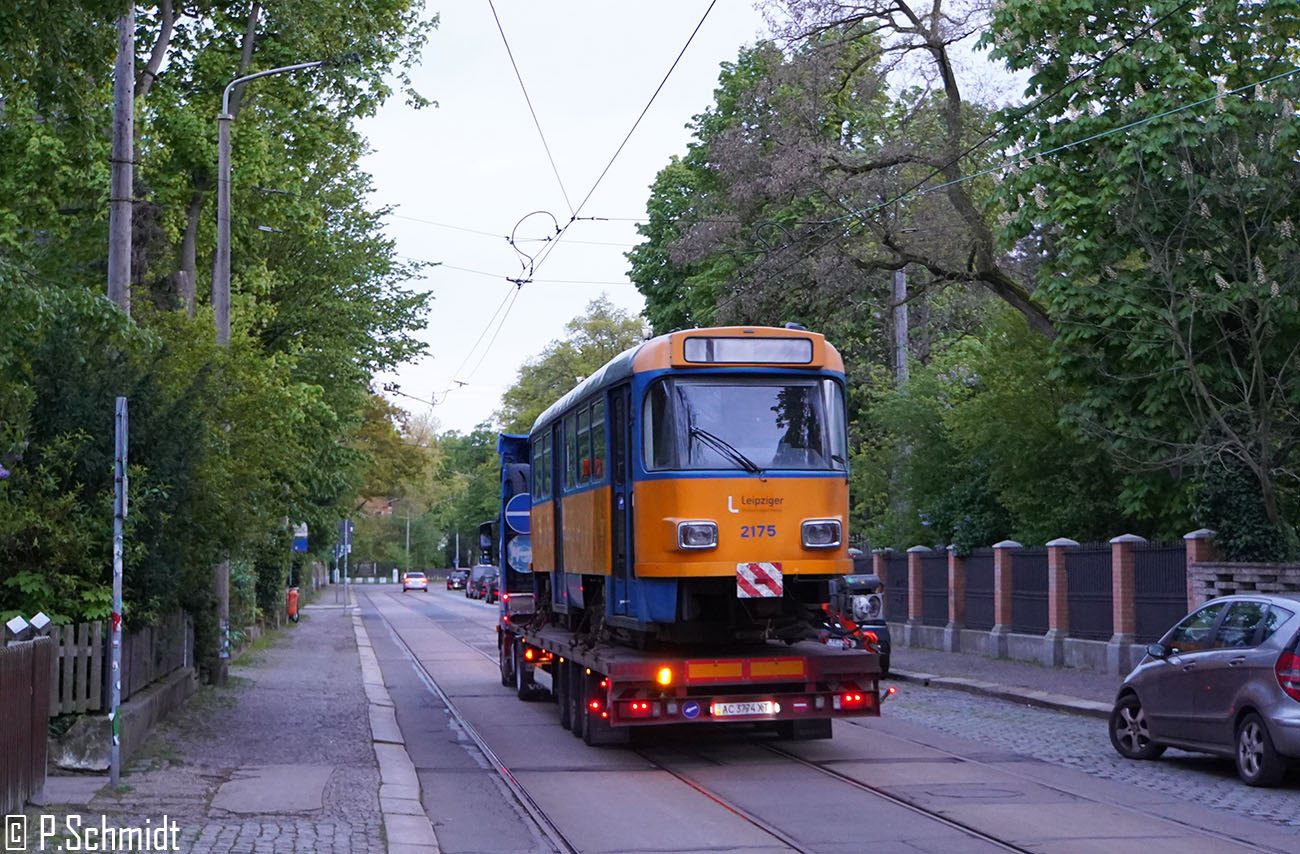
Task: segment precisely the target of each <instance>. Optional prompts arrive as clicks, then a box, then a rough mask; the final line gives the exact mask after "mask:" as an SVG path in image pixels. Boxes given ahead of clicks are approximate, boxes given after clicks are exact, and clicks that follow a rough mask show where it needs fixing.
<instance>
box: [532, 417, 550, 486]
mask: <svg viewBox="0 0 1300 854" xmlns="http://www.w3.org/2000/svg"><path fill="white" fill-rule="evenodd" d="M550 495H551V434H550V433H549V432H548V433H546V435H544V436H540V437H538V439H537V441H535V442H533V498H549V497H550Z"/></svg>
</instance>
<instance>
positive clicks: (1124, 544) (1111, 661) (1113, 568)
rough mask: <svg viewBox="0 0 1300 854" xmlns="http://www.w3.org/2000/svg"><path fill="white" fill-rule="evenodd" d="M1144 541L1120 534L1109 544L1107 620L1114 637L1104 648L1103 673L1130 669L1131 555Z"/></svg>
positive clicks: (1133, 622) (1133, 629) (1133, 630)
mask: <svg viewBox="0 0 1300 854" xmlns="http://www.w3.org/2000/svg"><path fill="white" fill-rule="evenodd" d="M1145 542H1146V540H1145V539H1143V538H1142V537H1139V536H1138V535H1137V534H1121V535H1120V536H1118V537H1115V538H1114V539H1112V540H1111V541H1110V578H1111V581H1110V586H1111V618H1112V620H1113V622H1114V632H1115V633H1114V634H1113V635H1111V636H1110V641H1109V642H1108V643H1107V644H1106V669H1107V670H1108V671H1109V672H1111V673H1118V674H1126V673H1128V672H1129V671H1130V670H1132V669H1133V664H1134V660H1133V659H1134V656H1133V638H1134V636H1135V635H1136V634H1137V586H1136V581H1135V578H1136V576H1135V572H1134V564H1135V560H1134V556H1133V552H1134V549H1135V548H1136V546H1137V544H1138V543H1145Z"/></svg>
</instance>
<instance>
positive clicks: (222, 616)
mask: <svg viewBox="0 0 1300 854" xmlns="http://www.w3.org/2000/svg"><path fill="white" fill-rule="evenodd" d="M325 62H326V60H323V59H319V60H316V61H315V62H300V63H298V64H297V65H286V66H284V67H283V68H272V69H269V70H267V71H259V72H257V73H256V74H246V75H244V76H243V77H236V78H235V79H234V80H231V81H230V83H228V84H227V85H226V89H225V91H224V92H222V93H221V113H220V114H219V115H218V116H217V251H216V255H215V257H214V258H213V259H212V313H213V314H214V315H215V316H216V326H217V344H218V345H219V346H221V347H227V346H229V345H230V123H231V122H233V121H234V120H235V117H234V116H232V115H231V114H230V90H232V89H234V88H235V87H236V86H238V85H239V84H240V83H247V82H248V81H250V80H256V79H257V78H259V77H268V76H270V75H272V74H282V73H284V72H287V71H301V70H303V69H305V68H315V67H316V66H318V65H324V64H325ZM212 586H213V588H214V592H215V593H216V595H217V634H218V637H217V659H216V661H215V662H214V664H213V668H212V682H213V683H214V684H217V685H224V684H226V680H227V676H228V673H229V669H228V668H229V666H230V561H229V560H228V559H222V560H221V561H220V562H218V563H217V565H216V567H215V568H214V570H213V578H212Z"/></svg>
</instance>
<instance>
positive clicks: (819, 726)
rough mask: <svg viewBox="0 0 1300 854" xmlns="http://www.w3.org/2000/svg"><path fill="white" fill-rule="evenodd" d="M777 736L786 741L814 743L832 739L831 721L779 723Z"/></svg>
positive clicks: (818, 719)
mask: <svg viewBox="0 0 1300 854" xmlns="http://www.w3.org/2000/svg"><path fill="white" fill-rule="evenodd" d="M776 734H777V736H779V737H780V738H782V739H785V740H786V741H812V740H813V739H819V738H830V737H831V719H830V718H814V719H812V720H803V721H777V723H776Z"/></svg>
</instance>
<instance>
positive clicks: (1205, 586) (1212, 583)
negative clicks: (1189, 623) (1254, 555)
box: [1187, 561, 1300, 605]
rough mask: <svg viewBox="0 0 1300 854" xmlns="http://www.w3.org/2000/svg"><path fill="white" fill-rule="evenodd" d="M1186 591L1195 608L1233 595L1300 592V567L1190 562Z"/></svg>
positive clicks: (1291, 565)
mask: <svg viewBox="0 0 1300 854" xmlns="http://www.w3.org/2000/svg"><path fill="white" fill-rule="evenodd" d="M1187 588H1188V592H1189V593H1190V594H1191V595H1192V596H1193V597H1194V599H1195V601H1194V604H1195V605H1201V604H1203V603H1205V602H1208V601H1210V600H1211V599H1213V598H1214V597H1216V596H1231V595H1232V594H1234V593H1300V564H1294V563H1224V562H1220V561H1206V562H1191V563H1188V565H1187Z"/></svg>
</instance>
